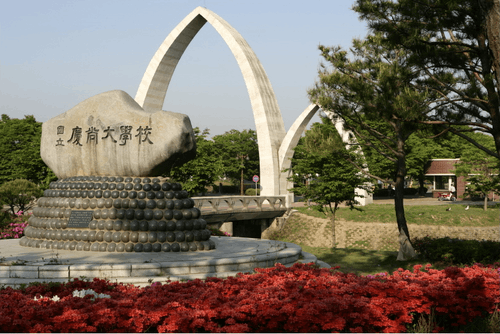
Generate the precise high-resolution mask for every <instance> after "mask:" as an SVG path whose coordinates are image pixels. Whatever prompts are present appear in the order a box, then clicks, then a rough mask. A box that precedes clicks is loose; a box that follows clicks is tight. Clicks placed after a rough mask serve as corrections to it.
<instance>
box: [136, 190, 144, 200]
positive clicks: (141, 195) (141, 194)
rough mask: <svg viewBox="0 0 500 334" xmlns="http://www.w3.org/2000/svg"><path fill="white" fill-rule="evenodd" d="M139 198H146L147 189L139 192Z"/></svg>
mask: <svg viewBox="0 0 500 334" xmlns="http://www.w3.org/2000/svg"><path fill="white" fill-rule="evenodd" d="M137 198H138V199H145V198H146V192H145V191H140V192H139V193H138V194H137Z"/></svg>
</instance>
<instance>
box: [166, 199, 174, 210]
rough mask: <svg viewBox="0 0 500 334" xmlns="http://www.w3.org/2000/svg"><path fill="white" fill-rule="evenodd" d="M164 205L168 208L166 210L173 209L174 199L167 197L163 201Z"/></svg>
mask: <svg viewBox="0 0 500 334" xmlns="http://www.w3.org/2000/svg"><path fill="white" fill-rule="evenodd" d="M165 207H166V208H167V209H168V210H173V209H174V201H173V200H171V199H167V200H166V201H165Z"/></svg>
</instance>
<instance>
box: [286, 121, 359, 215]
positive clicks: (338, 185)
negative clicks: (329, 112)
mask: <svg viewBox="0 0 500 334" xmlns="http://www.w3.org/2000/svg"><path fill="white" fill-rule="evenodd" d="M346 156H349V157H350V159H351V160H357V159H359V158H360V157H359V156H356V154H354V153H353V152H348V151H347V150H346V149H345V148H344V143H343V142H342V140H341V138H340V136H339V134H338V132H337V130H336V129H335V126H334V125H333V124H332V122H331V121H330V120H329V119H328V118H323V122H322V123H314V124H313V125H312V127H311V129H310V130H308V131H306V135H305V137H304V139H303V140H302V141H301V142H299V145H297V147H296V148H295V154H294V156H293V158H292V166H293V167H292V170H293V175H292V176H291V177H290V180H291V181H293V182H294V183H295V187H294V188H293V189H290V190H291V191H293V192H294V193H295V194H297V195H300V196H303V197H304V198H305V199H306V200H311V201H313V202H315V203H316V205H314V206H313V207H314V208H315V209H316V210H318V211H320V212H329V213H330V214H331V215H332V220H335V212H336V210H337V208H338V205H339V204H340V203H342V202H347V203H348V204H350V205H351V207H352V206H353V205H354V204H355V197H356V193H355V189H356V188H360V189H366V190H368V189H367V186H366V182H367V179H366V178H365V177H364V176H362V175H361V174H360V173H359V172H358V170H357V169H356V168H355V167H354V166H353V165H352V164H351V163H350V162H348V161H347V160H346V159H345V157H346ZM332 203H333V207H332Z"/></svg>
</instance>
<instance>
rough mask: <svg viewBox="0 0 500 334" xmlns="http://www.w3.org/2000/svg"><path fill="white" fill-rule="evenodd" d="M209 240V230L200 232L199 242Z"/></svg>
mask: <svg viewBox="0 0 500 334" xmlns="http://www.w3.org/2000/svg"><path fill="white" fill-rule="evenodd" d="M208 239H210V231H209V230H202V231H201V240H203V241H207V240H208Z"/></svg>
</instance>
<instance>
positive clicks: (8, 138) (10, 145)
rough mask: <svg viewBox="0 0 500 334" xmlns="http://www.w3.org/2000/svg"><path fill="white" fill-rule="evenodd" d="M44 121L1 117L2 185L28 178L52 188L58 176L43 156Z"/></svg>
mask: <svg viewBox="0 0 500 334" xmlns="http://www.w3.org/2000/svg"><path fill="white" fill-rule="evenodd" d="M41 135H42V123H39V122H37V121H36V120H35V118H34V117H33V116H25V118H24V119H15V118H13V119H11V118H10V117H9V116H7V115H2V117H1V119H0V157H1V159H0V184H2V183H5V182H7V181H12V180H15V179H26V180H30V181H32V182H34V183H36V184H39V185H41V186H42V188H44V189H46V188H48V185H49V184H50V182H52V181H54V180H55V179H56V176H55V175H54V173H53V172H52V170H50V169H49V168H48V167H47V165H45V163H44V162H43V160H42V158H41V156H40V139H41Z"/></svg>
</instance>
